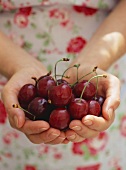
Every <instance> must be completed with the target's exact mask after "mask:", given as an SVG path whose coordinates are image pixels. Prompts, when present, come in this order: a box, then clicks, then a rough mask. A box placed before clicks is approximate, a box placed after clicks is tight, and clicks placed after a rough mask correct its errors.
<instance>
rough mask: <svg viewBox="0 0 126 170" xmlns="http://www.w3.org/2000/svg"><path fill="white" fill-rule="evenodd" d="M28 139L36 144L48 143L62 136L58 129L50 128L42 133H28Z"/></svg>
mask: <svg viewBox="0 0 126 170" xmlns="http://www.w3.org/2000/svg"><path fill="white" fill-rule="evenodd" d="M26 136H27V137H28V139H29V140H30V141H31V142H32V143H34V144H40V143H48V142H51V141H53V140H54V139H56V138H57V137H58V136H60V131H59V130H58V129H54V128H49V129H48V130H47V131H44V132H42V133H40V134H33V135H26Z"/></svg>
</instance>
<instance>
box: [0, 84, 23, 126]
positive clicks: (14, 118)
mask: <svg viewBox="0 0 126 170" xmlns="http://www.w3.org/2000/svg"><path fill="white" fill-rule="evenodd" d="M8 89H9V88H8V86H5V87H4V88H3V90H2V93H1V98H2V101H3V103H4V106H5V109H6V112H7V114H8V117H9V121H10V124H11V126H12V127H14V128H21V127H22V126H23V125H24V123H25V114H24V111H22V110H21V109H18V108H17V109H15V108H13V104H19V102H18V99H17V92H15V91H14V90H13V89H12V90H8Z"/></svg>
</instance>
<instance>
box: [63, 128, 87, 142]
mask: <svg viewBox="0 0 126 170" xmlns="http://www.w3.org/2000/svg"><path fill="white" fill-rule="evenodd" d="M66 138H67V139H68V141H70V142H82V141H83V140H84V139H85V138H83V137H81V136H79V135H78V134H77V133H76V132H75V131H73V130H68V131H66Z"/></svg>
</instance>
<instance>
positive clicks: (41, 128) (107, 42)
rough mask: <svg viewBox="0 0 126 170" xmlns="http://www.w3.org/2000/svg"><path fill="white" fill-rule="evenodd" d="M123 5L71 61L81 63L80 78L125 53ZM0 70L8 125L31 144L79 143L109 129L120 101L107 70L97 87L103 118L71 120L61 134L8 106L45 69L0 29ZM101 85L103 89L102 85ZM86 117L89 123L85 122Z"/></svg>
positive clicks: (106, 66)
mask: <svg viewBox="0 0 126 170" xmlns="http://www.w3.org/2000/svg"><path fill="white" fill-rule="evenodd" d="M125 5H126V1H125V0H124V1H121V3H120V4H119V5H118V6H117V7H116V8H115V10H113V12H112V13H111V14H110V15H109V16H108V17H107V18H106V20H105V21H104V22H103V23H102V25H101V26H100V28H99V29H98V30H97V31H96V33H95V34H94V35H93V37H92V38H91V40H90V41H89V42H88V44H87V46H86V47H85V49H84V50H82V52H81V53H80V54H79V56H78V57H77V58H76V59H75V60H74V61H73V62H72V63H71V65H73V64H74V63H76V64H77V63H84V64H83V65H81V66H80V68H79V76H80V77H81V74H82V73H83V71H85V72H90V71H91V70H92V68H93V67H94V66H96V65H97V66H98V69H97V73H98V74H104V73H106V72H105V71H103V70H106V69H107V68H109V66H111V64H112V63H113V62H114V61H116V60H117V59H119V58H120V57H121V56H122V55H123V54H124V53H125V50H126V43H125V41H126V31H125V30H126V24H125V23H126V12H125ZM3 49H6V50H3ZM0 72H1V73H2V74H3V75H5V76H6V77H7V78H8V79H9V81H8V83H7V84H6V85H5V87H4V88H3V90H2V100H3V102H4V105H5V108H6V110H7V113H8V118H9V121H10V125H11V126H12V127H13V128H16V129H17V130H20V131H22V132H23V133H24V134H25V135H26V136H27V137H28V139H29V140H30V141H31V142H33V143H49V144H59V143H68V142H69V141H72V142H80V141H82V140H84V139H85V138H91V137H95V136H97V135H98V133H99V132H101V131H103V130H106V129H107V128H109V126H110V125H111V124H112V122H113V121H114V117H115V110H116V108H117V107H118V106H119V104H120V82H119V80H118V79H117V78H116V77H115V76H113V75H111V74H108V73H107V78H106V79H103V78H101V79H100V81H99V91H100V90H101V92H103V93H104V94H105V96H106V100H105V104H104V105H103V110H102V113H103V117H98V118H97V117H94V116H89V115H88V116H86V117H84V118H83V119H82V121H77V120H74V121H72V122H71V123H70V130H68V131H67V132H65V133H64V132H61V131H59V130H57V129H54V128H50V126H49V124H48V123H47V122H44V121H34V122H33V121H30V120H25V115H24V112H23V111H22V110H20V109H14V108H12V104H14V103H17V102H18V100H17V94H18V91H19V89H20V88H21V87H22V85H24V84H26V83H29V82H32V80H31V79H30V77H32V76H35V77H40V76H42V75H44V74H46V73H47V70H46V68H45V67H44V66H43V65H42V63H40V62H39V61H37V60H36V59H34V58H32V57H31V56H30V55H29V54H28V53H27V52H25V51H24V50H23V49H21V48H20V47H18V46H17V45H15V44H14V43H13V42H11V41H10V40H9V39H8V38H7V37H6V35H4V34H3V33H2V32H0ZM68 74H69V75H70V77H74V76H72V75H74V72H69V73H68ZM24 75H25V76H24ZM70 81H71V82H73V81H74V80H73V79H71V80H70ZM115 84H116V86H115ZM103 85H104V88H102V87H103ZM10 89H11V90H10ZM90 120H91V121H92V125H87V122H89V121H90ZM79 127H80V129H81V130H79Z"/></svg>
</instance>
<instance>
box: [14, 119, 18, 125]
mask: <svg viewBox="0 0 126 170" xmlns="http://www.w3.org/2000/svg"><path fill="white" fill-rule="evenodd" d="M14 122H15V125H16V127H18V118H17V116H14Z"/></svg>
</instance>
